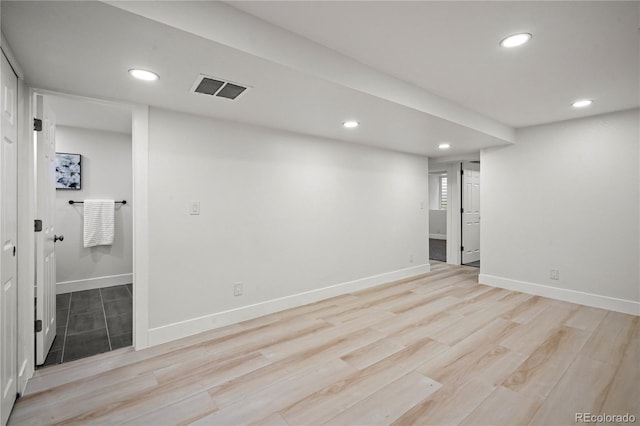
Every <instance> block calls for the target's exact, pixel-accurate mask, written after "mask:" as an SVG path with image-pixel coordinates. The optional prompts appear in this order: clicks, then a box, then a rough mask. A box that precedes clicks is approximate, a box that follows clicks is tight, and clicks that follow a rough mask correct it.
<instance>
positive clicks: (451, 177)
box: [447, 163, 482, 265]
mask: <svg viewBox="0 0 640 426" xmlns="http://www.w3.org/2000/svg"><path fill="white" fill-rule="evenodd" d="M461 170H462V168H461V166H460V163H451V164H449V165H448V166H447V191H448V192H447V197H448V199H447V241H448V242H449V244H447V263H448V264H449V265H460V264H461V260H462V259H461V257H462V252H461V251H460V246H461V245H462V244H461V238H460V236H461V234H462V229H461V227H462V225H461V220H462V213H460V207H462V206H461V203H460V185H461V184H460V182H461V181H462V175H461V173H460V171H461ZM480 226H482V224H480Z"/></svg>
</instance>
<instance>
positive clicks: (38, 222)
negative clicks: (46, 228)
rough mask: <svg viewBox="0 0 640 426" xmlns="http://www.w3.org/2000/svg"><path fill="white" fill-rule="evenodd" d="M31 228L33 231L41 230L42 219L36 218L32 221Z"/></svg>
mask: <svg viewBox="0 0 640 426" xmlns="http://www.w3.org/2000/svg"><path fill="white" fill-rule="evenodd" d="M33 228H34V229H33V230H34V231H35V232H42V221H41V220H40V219H36V220H34V221H33Z"/></svg>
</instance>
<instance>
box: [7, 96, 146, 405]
mask: <svg viewBox="0 0 640 426" xmlns="http://www.w3.org/2000/svg"><path fill="white" fill-rule="evenodd" d="M27 93H28V96H26V99H25V104H26V105H25V107H24V111H25V116H26V117H31V118H35V117H36V115H35V112H36V111H35V103H34V99H35V96H36V95H44V96H47V95H49V96H57V97H64V98H67V99H72V100H76V101H86V102H92V103H98V104H102V105H107V106H114V107H119V108H123V109H127V110H129V111H131V124H132V129H131V145H132V147H131V155H132V168H133V170H132V174H133V176H132V180H133V200H132V201H131V208H132V209H133V211H132V214H133V330H132V331H133V347H134V348H135V349H136V350H139V349H143V348H146V347H148V346H149V337H148V330H149V308H148V306H149V305H148V294H149V238H148V235H149V231H148V222H149V221H148V218H149V213H148V204H149V202H148V199H149V195H148V192H149V190H148V170H149V107H148V106H147V105H136V104H129V103H124V102H117V101H110V100H104V99H96V98H90V97H85V96H79V95H72V94H68V93H63V92H58V91H53V90H48V89H40V88H28V89H27ZM24 121H25V126H24V129H23V139H22V140H20V139H19V143H20V145H21V146H22V151H23V152H22V154H20V153H19V155H18V174H19V176H25V177H28V179H25V181H26V182H23V183H24V185H22V186H20V190H21V196H22V197H21V198H22V200H19V202H18V215H19V216H18V217H24V218H28V220H25V221H24V222H26V224H23V225H24V226H23V227H21V228H20V229H19V235H18V243H19V247H23V248H24V249H23V252H24V251H25V250H30V251H31V253H30V254H29V255H28V256H25V257H26V258H25V259H23V262H22V269H20V267H19V270H22V271H24V273H25V275H24V276H25V277H27V279H26V280H25V281H26V282H29V283H32V285H28V286H27V287H28V294H27V296H28V297H27V298H26V299H25V300H19V302H18V303H19V309H20V308H22V310H24V311H25V312H27V315H25V319H23V321H24V322H26V325H25V327H22V326H21V325H20V323H19V332H18V335H19V336H18V338H19V345H21V346H23V349H24V350H26V351H27V352H26V353H27V354H29V358H28V360H29V362H28V368H29V369H30V370H31V371H30V372H28V374H27V379H28V378H30V377H31V376H32V375H33V372H34V371H35V355H34V352H35V350H34V349H35V346H34V341H35V331H34V327H33V324H34V320H35V318H34V314H33V301H34V297H35V291H34V290H35V289H34V284H35V254H34V253H35V235H34V232H33V221H34V220H35V219H36V217H35V214H36V210H35V201H36V197H37V191H36V184H35V179H34V176H35V170H36V168H35V167H36V164H35V152H36V151H35V138H34V136H33V129H32V127H31V126H32V125H33V124H32V120H24ZM20 231H21V232H20ZM29 312H30V315H29ZM20 342H22V343H20ZM25 385H26V379H25ZM22 392H24V389H22V390H21V393H22Z"/></svg>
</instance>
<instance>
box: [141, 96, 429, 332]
mask: <svg viewBox="0 0 640 426" xmlns="http://www.w3.org/2000/svg"><path fill="white" fill-rule="evenodd" d="M149 133H150V135H149V182H150V184H149V209H150V215H149V216H150V221H149V236H150V237H149V246H150V252H149V269H150V277H149V311H150V312H149V321H150V328H151V331H150V343H151V344H154V343H158V342H159V341H166V340H169V339H172V338H175V337H177V336H180V335H185V334H191V333H194V332H197V331H200V330H202V329H206V328H211V327H215V326H219V325H222V324H224V323H228V322H229V321H231V320H230V319H229V318H230V317H229V315H234V316H233V318H235V319H236V320H241V319H243V318H246V317H247V316H255V315H257V314H258V311H256V310H255V309H257V308H255V307H256V306H259V307H263V306H265V304H264V303H263V302H268V301H273V300H275V299H279V298H287V297H290V296H294V295H301V294H306V295H311V296H308V297H307V298H305V297H306V296H305V297H302V296H300V297H298V296H295V297H293V298H291V299H283V300H284V301H283V300H280V301H279V302H278V303H279V304H277V308H278V309H283V308H285V307H288V306H291V305H295V304H299V303H300V302H301V301H309V300H313V299H316V298H318V297H320V296H327V295H329V294H334V293H341V292H343V291H348V290H350V289H352V288H353V286H356V284H354V283H353V281H356V283H357V285H362V286H366V285H372V284H375V283H376V282H374V281H376V280H377V282H384V281H385V280H390V279H394V278H397V277H399V276H411V275H415V274H417V273H421V272H425V271H428V270H429V266H428V259H429V255H428V240H427V237H428V233H429V231H428V217H427V212H428V208H427V207H426V203H427V187H428V170H427V168H428V166H427V165H428V161H427V158H426V157H420V156H415V155H408V154H400V153H393V152H388V151H383V150H379V149H374V148H369V147H364V146H358V145H351V144H346V143H341V142H335V141H330V140H323V139H317V138H313V137H310V136H303V135H297V134H291V133H286V132H281V131H276V130H271V129H266V128H260V127H252V126H248V125H241V124H236V123H231V122H225V121H219V120H214V119H209V118H202V117H196V116H191V115H187V114H182V113H177V112H170V111H166V110H161V109H157V108H152V109H151V111H150V123H149ZM190 201H199V202H200V205H201V214H200V215H197V216H196V215H190V214H189V202H190ZM371 277H373V281H371V279H372V278H371ZM363 279H365V280H364V281H358V280H363ZM366 279H369V281H367V280H366ZM236 282H242V283H243V285H244V295H243V296H240V297H234V295H233V284H234V283H236ZM344 283H348V284H347V285H345V286H344V287H335V288H332V289H327V288H328V287H329V286H336V285H339V284H344ZM320 289H324V290H321V291H318V290H320ZM308 292H311V293H308ZM273 303H275V302H273ZM255 304H258V305H255ZM268 304H269V303H266V305H268ZM251 305H253V306H251ZM243 307H245V308H246V309H245V310H243V309H238V308H243ZM273 309H276V305H273ZM234 310H235V311H234ZM269 310H270V308H265V309H264V310H260V312H259V314H263V313H265V312H268V311H269ZM217 314H220V315H222V316H223V317H224V315H227V314H228V315H227V316H226V317H224V318H223V319H220V315H217Z"/></svg>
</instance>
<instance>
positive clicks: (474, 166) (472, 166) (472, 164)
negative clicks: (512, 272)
mask: <svg viewBox="0 0 640 426" xmlns="http://www.w3.org/2000/svg"><path fill="white" fill-rule="evenodd" d="M465 167H466V169H465ZM463 170H474V171H477V172H480V161H478V160H469V161H463V162H462V163H460V173H459V175H458V176H459V182H460V184H459V185H458V186H459V188H460V209H459V212H460V213H459V216H460V219H459V222H460V248H462V247H463V246H464V240H463V239H462V238H463V235H462V234H463V233H464V223H463V222H464V219H463V216H462V205H463V204H464V202H463V197H464V178H463ZM480 215H482V210H481V211H480ZM480 226H481V227H482V221H481V222H480ZM480 235H481V236H482V233H480ZM480 238H482V237H480ZM459 253H460V262H459V263H458V264H459V265H464V263H462V259H463V255H462V250H460V251H459ZM480 256H482V250H481V251H480ZM480 265H482V262H480Z"/></svg>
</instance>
